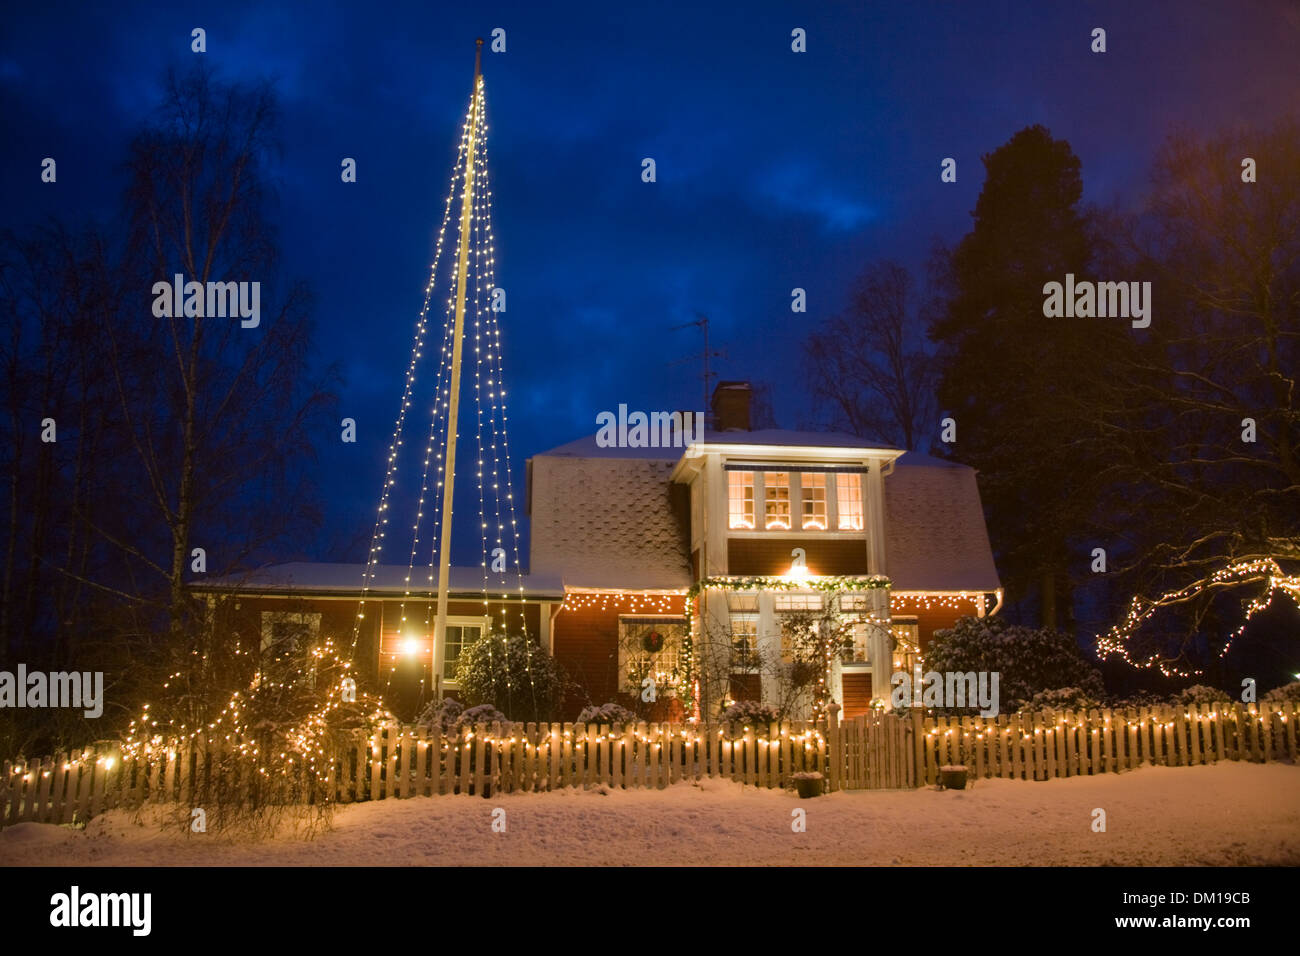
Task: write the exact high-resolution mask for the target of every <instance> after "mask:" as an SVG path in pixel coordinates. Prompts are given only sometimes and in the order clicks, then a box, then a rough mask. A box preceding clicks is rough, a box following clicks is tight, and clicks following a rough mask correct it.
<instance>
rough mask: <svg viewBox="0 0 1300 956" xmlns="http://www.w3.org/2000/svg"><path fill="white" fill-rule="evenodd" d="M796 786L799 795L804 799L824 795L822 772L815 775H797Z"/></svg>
mask: <svg viewBox="0 0 1300 956" xmlns="http://www.w3.org/2000/svg"><path fill="white" fill-rule="evenodd" d="M794 788H795V790H797V791H798V792H799V796H800V797H802V798H804V799H807V798H808V797H820V796H821V795H822V778H821V774H818V775H817V776H815V777H795V778H794Z"/></svg>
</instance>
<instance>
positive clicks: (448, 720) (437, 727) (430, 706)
mask: <svg viewBox="0 0 1300 956" xmlns="http://www.w3.org/2000/svg"><path fill="white" fill-rule="evenodd" d="M464 710H465V705H464V704H462V703H461V702H460V701H458V700H457V699H456V698H454V697H444V698H443V699H442V700H441V701H436V700H431V701H429V703H427V704H425V705H424V710H422V711H420V713H419V715H418V716H417V717H416V718H415V723H416V726H417V727H423V728H424V729H425V730H428V731H431V732H432V731H436V732H438V733H447V731H449V730H451V728H452V726H453V725H454V724H455V723H456V718H458V717H459V716H460V715H461V712H462V711H464Z"/></svg>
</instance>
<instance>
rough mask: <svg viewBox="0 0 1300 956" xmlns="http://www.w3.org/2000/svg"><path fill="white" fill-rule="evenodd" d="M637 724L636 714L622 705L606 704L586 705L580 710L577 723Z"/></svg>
mask: <svg viewBox="0 0 1300 956" xmlns="http://www.w3.org/2000/svg"><path fill="white" fill-rule="evenodd" d="M636 722H637V716H636V714H634V713H632V711H630V710H628V709H627V708H626V707H624V706H623V705H622V704H615V703H612V702H611V703H608V704H601V705H600V706H598V707H597V706H595V705H593V704H588V705H587V706H586V707H584V708H582V711H581V712H580V713H579V714H578V723H580V724H609V725H611V726H612V725H614V724H624V725H627V724H635V723H636Z"/></svg>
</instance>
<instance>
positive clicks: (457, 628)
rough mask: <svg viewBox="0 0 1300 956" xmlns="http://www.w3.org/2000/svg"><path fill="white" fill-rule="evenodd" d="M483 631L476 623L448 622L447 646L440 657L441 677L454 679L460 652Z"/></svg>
mask: <svg viewBox="0 0 1300 956" xmlns="http://www.w3.org/2000/svg"><path fill="white" fill-rule="evenodd" d="M482 633H483V628H481V627H479V626H478V625H477V624H448V625H447V646H446V649H445V651H444V652H443V657H442V679H443V680H451V681H454V680H455V679H456V670H457V668H458V667H459V666H460V652H461V651H463V650H464V649H465V648H466V647H467V646H468V645H470V644H473V643H474V642H475V641H477V640H478V639H479V636H480V635H481V634H482Z"/></svg>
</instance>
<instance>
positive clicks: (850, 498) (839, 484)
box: [835, 474, 862, 531]
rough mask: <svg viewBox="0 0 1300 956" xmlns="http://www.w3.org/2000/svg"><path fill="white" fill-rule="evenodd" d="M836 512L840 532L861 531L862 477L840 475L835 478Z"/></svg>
mask: <svg viewBox="0 0 1300 956" xmlns="http://www.w3.org/2000/svg"><path fill="white" fill-rule="evenodd" d="M835 498H836V502H835V503H836V505H837V508H836V510H837V511H838V512H839V529H840V530H841V531H861V530H862V476H861V475H857V474H847V475H846V474H840V475H836V476H835Z"/></svg>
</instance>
